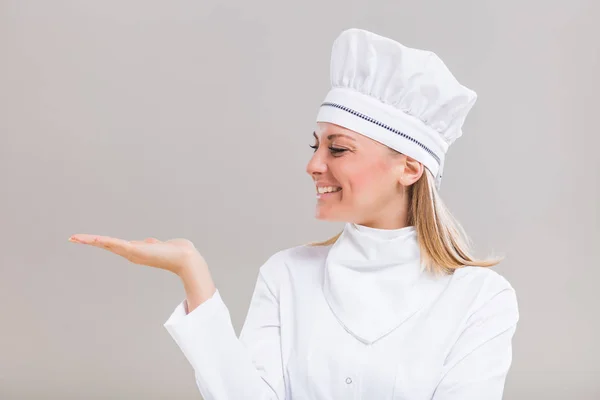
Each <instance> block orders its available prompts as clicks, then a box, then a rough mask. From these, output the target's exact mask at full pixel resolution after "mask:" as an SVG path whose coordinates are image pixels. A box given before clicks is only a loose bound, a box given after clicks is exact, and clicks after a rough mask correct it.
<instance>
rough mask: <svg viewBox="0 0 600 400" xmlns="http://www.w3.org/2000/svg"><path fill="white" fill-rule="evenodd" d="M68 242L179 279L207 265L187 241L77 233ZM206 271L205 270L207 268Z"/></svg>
mask: <svg viewBox="0 0 600 400" xmlns="http://www.w3.org/2000/svg"><path fill="white" fill-rule="evenodd" d="M69 241H70V242H74V243H81V244H88V245H91V246H95V247H100V248H102V249H105V250H108V251H111V252H113V253H115V254H118V255H120V256H122V257H124V258H126V259H127V260H129V261H131V262H132V263H134V264H139V265H147V266H150V267H155V268H160V269H165V270H167V271H171V272H173V273H175V274H177V275H179V276H181V274H182V273H183V272H184V271H185V270H186V268H187V267H188V266H189V265H191V264H192V263H193V264H194V265H197V264H198V263H200V264H201V265H206V262H205V261H204V258H203V257H202V255H201V254H200V253H199V252H198V251H197V250H196V247H195V246H194V244H193V243H192V242H190V241H189V240H187V239H171V240H167V241H166V242H161V241H160V240H158V239H155V238H146V239H145V240H132V241H127V240H123V239H117V238H112V237H109V236H98V235H88V234H77V235H73V236H71V237H70V238H69ZM207 268H208V267H207Z"/></svg>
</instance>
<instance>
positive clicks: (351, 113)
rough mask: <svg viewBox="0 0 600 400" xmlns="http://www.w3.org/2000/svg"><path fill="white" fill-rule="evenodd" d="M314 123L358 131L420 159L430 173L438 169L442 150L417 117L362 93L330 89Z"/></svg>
mask: <svg viewBox="0 0 600 400" xmlns="http://www.w3.org/2000/svg"><path fill="white" fill-rule="evenodd" d="M317 122H330V123H332V124H336V125H340V126H343V127H344V128H347V129H350V130H353V131H355V132H358V133H360V134H362V135H364V136H367V137H369V138H371V139H373V140H376V141H378V142H380V143H382V144H384V145H386V146H388V147H390V148H392V149H394V150H396V151H398V152H400V153H403V154H406V155H407V156H409V157H412V158H414V159H415V160H417V161H419V162H421V163H422V164H423V165H424V166H425V167H426V168H427V169H429V171H431V173H432V174H433V175H434V176H437V175H438V172H441V168H440V167H441V166H442V165H443V162H444V156H445V152H444V151H443V150H442V149H441V148H440V144H438V143H435V142H434V141H433V140H432V137H434V135H435V133H433V132H430V130H431V128H429V127H427V126H426V125H425V124H423V123H422V122H421V121H420V120H417V119H416V118H415V117H413V116H411V115H408V114H406V113H404V112H403V111H402V110H399V109H396V108H394V107H392V106H390V105H388V104H384V103H382V102H380V101H379V100H376V99H373V98H371V97H369V96H366V95H364V94H362V93H359V92H356V91H353V90H349V89H345V88H333V89H331V90H330V91H329V93H328V94H327V96H326V98H325V101H324V102H323V103H322V104H321V107H320V108H319V112H318V114H317Z"/></svg>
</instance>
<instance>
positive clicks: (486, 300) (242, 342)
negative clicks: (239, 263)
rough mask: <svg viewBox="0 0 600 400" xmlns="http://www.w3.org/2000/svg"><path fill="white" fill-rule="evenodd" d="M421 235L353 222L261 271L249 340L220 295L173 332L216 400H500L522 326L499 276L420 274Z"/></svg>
mask: <svg viewBox="0 0 600 400" xmlns="http://www.w3.org/2000/svg"><path fill="white" fill-rule="evenodd" d="M419 260H420V251H419V246H418V241H417V234H416V230H415V228H414V227H413V226H408V227H404V228H400V229H391V230H390V229H378V228H371V227H366V226H362V225H357V224H354V223H346V224H345V226H344V230H343V232H342V235H341V236H340V237H339V239H338V240H337V241H336V242H335V243H334V244H333V245H329V246H310V245H301V246H297V247H293V248H288V249H285V250H281V251H279V252H277V253H275V254H274V255H272V256H271V257H270V258H269V259H268V260H267V261H266V262H265V263H264V264H263V265H262V266H261V267H260V270H259V273H258V279H257V282H256V286H255V289H254V293H253V295H252V300H251V302H250V307H249V310H248V315H247V317H246V320H245V322H244V325H243V327H242V330H241V333H240V336H239V338H238V337H237V336H236V334H235V331H234V328H233V326H232V323H231V318H230V314H229V310H228V308H227V306H226V305H225V303H224V302H223V300H222V298H221V295H220V292H219V290H218V289H217V291H216V292H215V293H214V295H213V296H212V297H211V298H210V299H208V300H207V301H205V302H204V303H202V304H200V305H199V306H198V307H197V308H195V309H194V310H192V311H191V312H190V313H186V310H187V304H186V300H183V301H182V302H181V303H180V304H179V305H178V306H177V307H176V308H175V310H174V311H173V313H172V314H171V316H170V317H169V318H168V319H167V321H166V322H165V323H164V327H165V328H166V329H167V330H168V332H169V333H170V335H171V336H172V337H173V339H174V340H175V342H176V343H177V345H178V346H179V347H180V348H181V350H182V351H183V353H184V355H185V357H186V358H187V360H188V361H189V362H190V364H191V365H192V367H193V369H194V373H195V380H196V384H197V386H198V388H199V390H200V393H201V394H202V396H203V397H204V399H205V400H240V399H251V400H267V399H279V400H283V399H286V400H298V399H302V400H308V399H310V400H330V399H353V400H358V399H364V400H386V399H390V400H392V399H394V400H400V399H402V400H424V399H427V400H498V399H501V398H502V392H503V388H504V382H505V378H506V374H507V372H508V369H509V367H510V364H511V361H512V348H511V342H512V337H513V335H514V332H515V329H516V324H517V321H518V319H519V313H518V307H517V299H516V295H515V291H514V289H513V288H512V286H511V285H510V284H509V282H508V281H507V280H506V279H505V278H503V277H502V276H501V275H500V274H498V273H497V272H495V271H493V270H491V269H489V268H483V267H463V268H460V269H458V270H456V271H455V272H454V274H452V275H443V276H434V275H432V274H430V273H428V272H426V271H424V270H423V269H422V267H421V263H420V262H419Z"/></svg>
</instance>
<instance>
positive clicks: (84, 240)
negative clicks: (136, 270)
mask: <svg viewBox="0 0 600 400" xmlns="http://www.w3.org/2000/svg"><path fill="white" fill-rule="evenodd" d="M69 241H70V242H74V243H81V244H89V245H90V246H95V247H100V248H103V249H106V250H109V251H112V252H113V253H116V254H118V255H120V256H126V255H127V254H128V253H129V249H130V247H131V243H130V242H128V241H127V240H123V239H117V238H113V237H110V236H98V235H88V234H85V233H80V234H77V235H73V236H71V237H70V238H69Z"/></svg>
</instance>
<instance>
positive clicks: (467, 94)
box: [317, 29, 477, 189]
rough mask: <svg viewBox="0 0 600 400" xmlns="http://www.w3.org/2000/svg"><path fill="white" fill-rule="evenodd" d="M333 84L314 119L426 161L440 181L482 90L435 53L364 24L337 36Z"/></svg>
mask: <svg viewBox="0 0 600 400" xmlns="http://www.w3.org/2000/svg"><path fill="white" fill-rule="evenodd" d="M330 68H331V70H330V78H331V86H332V87H331V89H330V91H329V93H327V96H326V97H325V100H324V102H323V103H322V104H321V107H320V108H319V112H318V115H317V122H330V123H333V124H337V125H341V126H343V127H345V128H348V129H351V130H353V131H356V132H358V133H360V134H362V135H365V136H367V137H370V138H371V139H373V140H376V141H378V142H380V143H383V144H385V145H386V146H388V147H391V148H392V149H395V150H397V151H399V152H401V153H403V154H406V155H407V156H409V157H412V158H414V159H415V160H417V161H419V162H421V163H422V164H423V165H424V166H425V167H426V168H427V169H429V171H431V173H432V174H433V176H434V177H435V183H436V187H437V189H439V187H440V183H441V178H442V171H443V168H444V159H445V156H446V152H447V150H448V147H449V146H450V145H451V144H452V142H454V140H456V139H457V138H459V137H460V136H461V135H462V125H463V123H464V121H465V118H466V116H467V113H468V112H469V110H470V109H471V107H473V104H474V103H475V100H476V99H477V94H476V93H475V92H474V91H473V90H471V89H469V88H467V87H465V86H463V85H461V84H460V83H459V82H458V81H457V80H456V78H455V77H454V76H453V75H452V73H451V72H450V70H449V69H448V68H447V67H446V65H445V64H444V62H443V61H442V60H441V59H440V58H439V57H438V56H437V55H436V54H435V53H433V52H431V51H426V50H420V49H413V48H410V47H406V46H404V45H402V44H400V43H398V42H396V41H394V40H392V39H389V38H386V37H383V36H380V35H377V34H375V33H372V32H369V31H366V30H362V29H347V30H345V31H343V32H342V33H341V34H340V35H339V36H338V37H337V38H336V40H335V41H334V43H333V48H332V51H331V66H330Z"/></svg>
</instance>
